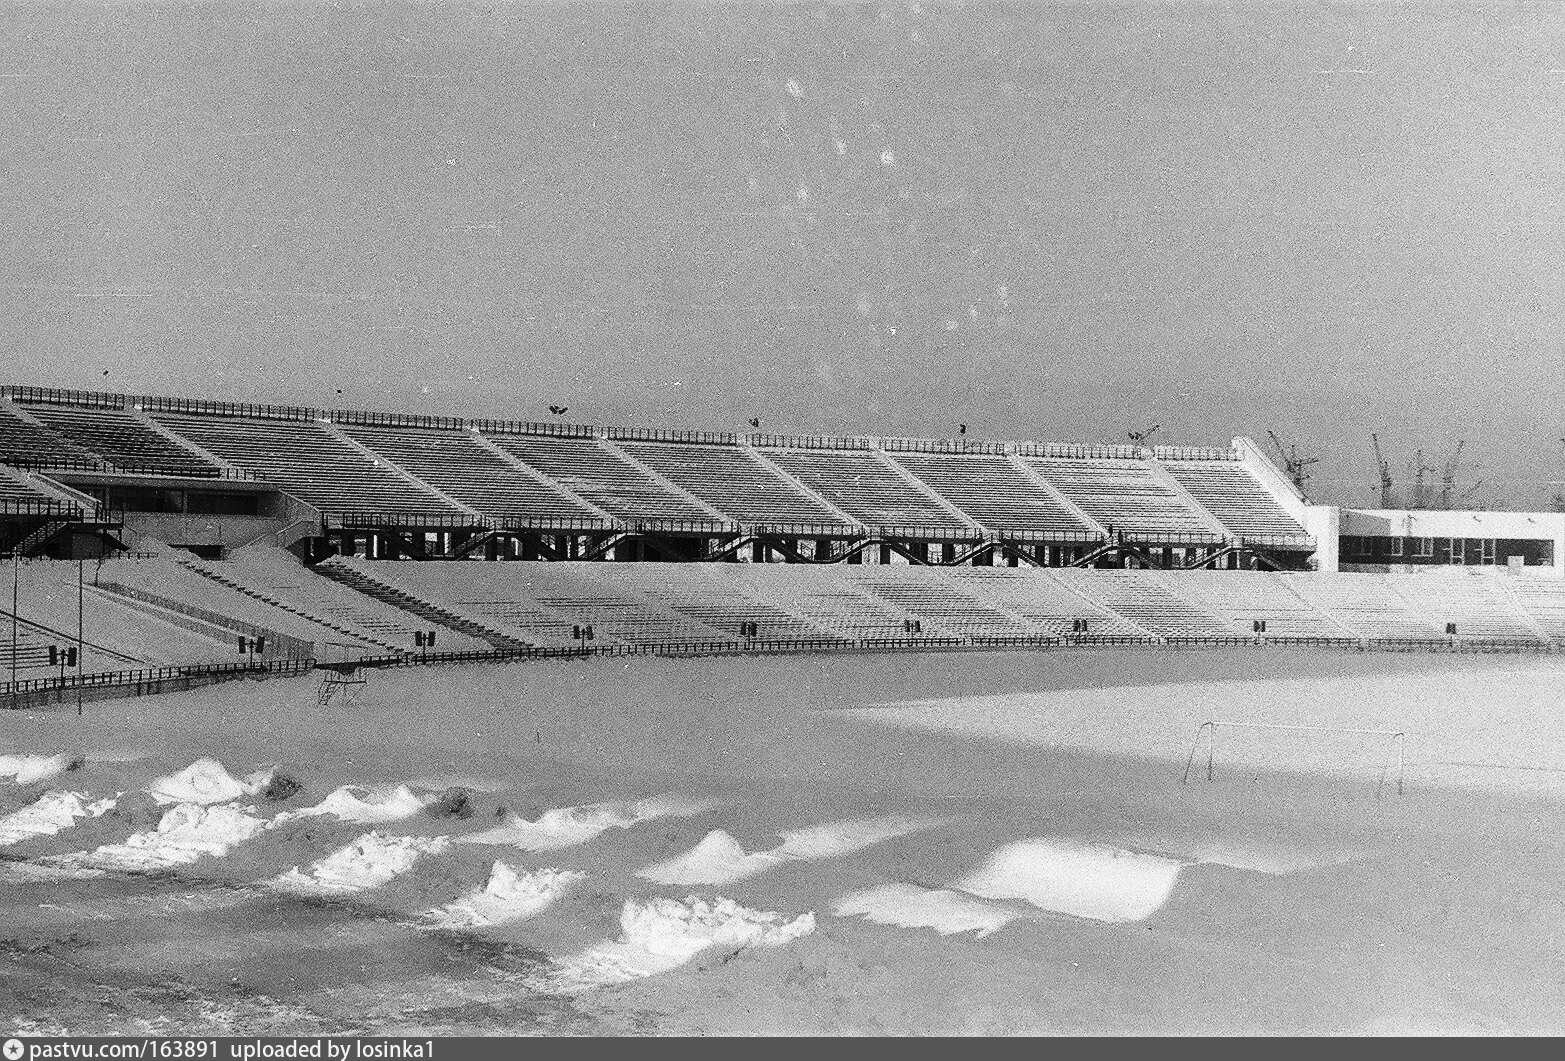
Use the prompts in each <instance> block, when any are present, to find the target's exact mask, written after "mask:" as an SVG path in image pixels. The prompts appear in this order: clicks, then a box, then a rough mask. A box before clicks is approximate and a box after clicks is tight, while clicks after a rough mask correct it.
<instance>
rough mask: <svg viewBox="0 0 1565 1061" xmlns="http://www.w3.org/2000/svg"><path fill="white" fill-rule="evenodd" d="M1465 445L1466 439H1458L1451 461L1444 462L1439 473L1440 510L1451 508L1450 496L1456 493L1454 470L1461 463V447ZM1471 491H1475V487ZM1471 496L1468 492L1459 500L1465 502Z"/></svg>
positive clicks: (1470, 492) (1471, 493)
mask: <svg viewBox="0 0 1565 1061" xmlns="http://www.w3.org/2000/svg"><path fill="white" fill-rule="evenodd" d="M1465 445H1467V440H1466V439H1463V438H1459V439H1457V440H1456V451H1455V452H1454V453H1452V454H1451V459H1450V460H1448V461H1446V462H1445V468H1444V469H1442V470H1441V472H1440V507H1441V508H1442V509H1449V508H1450V507H1451V495H1452V494H1453V493H1455V492H1456V469H1457V465H1459V464H1460V463H1461V460H1462V447H1463V446H1465ZM1473 489H1474V490H1476V489H1477V487H1474V488H1473ZM1472 495H1473V490H1469V491H1468V492H1467V493H1465V494H1463V495H1462V498H1461V499H1462V500H1463V501H1465V500H1467V499H1468V498H1469V497H1471V496H1472Z"/></svg>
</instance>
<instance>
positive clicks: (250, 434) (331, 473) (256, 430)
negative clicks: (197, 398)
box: [154, 413, 464, 521]
mask: <svg viewBox="0 0 1565 1061" xmlns="http://www.w3.org/2000/svg"><path fill="white" fill-rule="evenodd" d="M154 419H156V420H157V421H158V422H159V423H160V424H163V425H164V426H165V427H167V428H169V429H170V430H171V431H173V432H174V433H175V434H177V435H180V436H181V437H183V438H188V439H190V440H191V441H193V442H195V443H196V444H197V445H198V446H201V447H202V448H203V449H206V450H208V451H209V452H211V453H213V454H216V455H217V456H218V457H221V458H222V459H223V460H225V461H228V462H229V463H230V464H233V465H234V466H236V467H238V468H242V469H244V470H245V471H248V472H251V473H253V474H254V475H255V476H256V477H257V478H260V479H264V480H266V481H268V482H273V483H276V484H277V485H278V486H280V487H281V488H282V489H284V490H286V491H288V492H289V493H290V494H293V495H295V496H296V497H298V498H300V499H301V500H303V501H305V502H307V503H309V504H311V505H314V506H315V507H316V508H319V509H320V510H321V511H322V512H323V513H326V514H328V515H338V514H340V513H344V512H376V513H384V514H386V515H390V516H402V517H409V518H416V517H418V516H433V517H438V518H443V519H447V520H453V521H458V520H460V518H461V517H462V516H463V515H464V513H463V512H462V511H461V509H458V508H456V507H454V506H453V505H451V504H450V503H449V502H447V501H446V500H445V499H443V498H441V497H440V496H438V495H437V494H434V493H432V492H430V491H428V490H426V489H424V488H423V487H419V486H415V485H413V484H412V483H410V482H408V481H407V480H406V479H403V478H402V477H401V476H399V475H397V474H396V473H395V472H392V471H391V470H389V469H387V468H385V467H382V466H381V465H379V464H377V463H376V462H374V461H373V460H371V459H370V458H369V457H366V456H365V455H364V454H362V453H360V452H359V451H358V450H356V449H354V448H353V447H351V446H349V445H347V444H346V443H343V442H341V441H340V440H338V439H336V438H333V437H332V436H331V434H330V433H329V432H327V431H326V430H325V429H324V428H323V427H322V426H321V425H320V424H316V423H305V422H303V421H297V420H248V419H241V418H239V417H227V416H195V415H184V414H174V413H158V414H156V416H155V417H154Z"/></svg>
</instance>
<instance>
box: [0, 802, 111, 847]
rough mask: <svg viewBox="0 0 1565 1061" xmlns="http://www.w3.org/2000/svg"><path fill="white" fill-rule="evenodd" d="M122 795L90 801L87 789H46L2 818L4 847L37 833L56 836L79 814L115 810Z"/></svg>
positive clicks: (88, 815) (0, 838)
mask: <svg viewBox="0 0 1565 1061" xmlns="http://www.w3.org/2000/svg"><path fill="white" fill-rule="evenodd" d="M118 798H119V797H117V796H114V797H110V798H108V799H100V800H98V801H97V802H95V803H87V802H86V799H87V793H85V792H45V793H44V794H43V795H42V796H40V797H39V798H38V800H37V802H35V803H32V804H30V805H28V806H26V807H23V808H22V809H21V810H19V811H16V812H14V813H12V814H7V815H6V816H5V817H4V818H0V847H9V846H10V845H11V844H19V843H21V842H22V841H23V840H27V839H30V838H32V837H34V836H53V835H54V834H55V833H57V832H59V831H60V830H62V829H68V828H70V827H71V826H72V825H74V824H76V819H77V818H96V817H98V816H99V815H100V814H102V813H103V812H104V811H107V810H111V809H112V808H113V807H114V804H115V802H116V801H117V800H118Z"/></svg>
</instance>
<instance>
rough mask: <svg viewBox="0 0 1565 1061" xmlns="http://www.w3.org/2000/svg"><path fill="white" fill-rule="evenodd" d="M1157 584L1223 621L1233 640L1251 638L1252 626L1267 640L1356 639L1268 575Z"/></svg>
mask: <svg viewBox="0 0 1565 1061" xmlns="http://www.w3.org/2000/svg"><path fill="white" fill-rule="evenodd" d="M1159 578H1160V579H1161V580H1162V581H1163V582H1164V583H1165V584H1167V585H1168V586H1169V587H1170V588H1171V589H1173V590H1174V591H1175V592H1176V593H1178V594H1180V595H1181V596H1182V597H1184V598H1186V599H1187V600H1190V601H1194V602H1196V603H1198V604H1200V605H1201V606H1203V607H1205V608H1207V609H1208V610H1210V611H1211V612H1213V613H1214V614H1216V615H1218V616H1221V617H1222V618H1224V619H1225V620H1227V622H1228V624H1229V626H1230V631H1229V632H1230V633H1232V634H1235V635H1237V636H1241V637H1243V636H1250V635H1252V634H1254V633H1255V625H1254V624H1255V621H1256V620H1261V621H1264V622H1265V623H1266V631H1265V636H1266V637H1341V638H1351V637H1357V636H1358V635H1357V634H1356V633H1354V632H1353V631H1352V630H1350V629H1348V628H1347V627H1345V626H1343V625H1342V624H1340V623H1338V622H1336V621H1335V620H1333V619H1332V618H1331V617H1330V616H1329V615H1327V614H1326V613H1325V612H1323V611H1321V610H1320V608H1318V607H1317V606H1315V605H1314V604H1312V603H1311V602H1309V601H1307V600H1305V599H1304V598H1302V597H1300V596H1299V595H1298V594H1297V593H1295V592H1294V591H1293V590H1292V589H1290V588H1289V585H1288V583H1287V582H1285V581H1282V580H1280V579H1278V578H1277V577H1276V576H1275V575H1273V574H1271V573H1270V572H1266V571H1226V572H1221V573H1214V572H1210V571H1164V572H1160V573H1159Z"/></svg>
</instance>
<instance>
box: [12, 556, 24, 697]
mask: <svg viewBox="0 0 1565 1061" xmlns="http://www.w3.org/2000/svg"><path fill="white" fill-rule="evenodd" d="M17 557H18V553H17V551H16V550H15V549H12V550H11V710H13V711H15V710H16V637H17V618H16V606H17V596H18V593H19V590H20V587H21V584H22V562H21V560H19V559H18V558H17Z"/></svg>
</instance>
